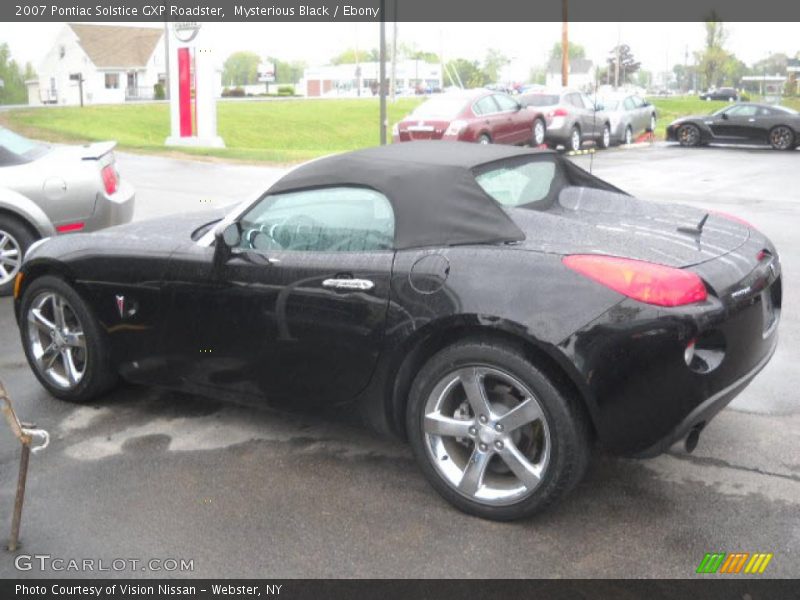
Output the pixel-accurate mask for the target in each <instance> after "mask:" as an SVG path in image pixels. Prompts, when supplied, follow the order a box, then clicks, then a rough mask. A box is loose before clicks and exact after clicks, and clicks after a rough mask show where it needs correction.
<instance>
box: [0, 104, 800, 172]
mask: <svg viewBox="0 0 800 600" xmlns="http://www.w3.org/2000/svg"><path fill="white" fill-rule="evenodd" d="M650 101H651V102H652V103H653V104H654V105H655V107H656V110H657V112H658V123H657V127H656V136H657V137H658V139H663V138H664V134H665V129H666V126H667V125H668V124H669V123H670V122H671V121H673V120H674V119H676V118H678V117H680V116H684V115H690V114H708V113H710V112H712V111H715V110H717V109H718V108H721V107H723V106H726V103H725V102H704V101H702V100H700V99H698V98H696V97H689V96H676V97H672V98H651V99H650ZM420 102H422V100H421V99H417V98H400V99H398V100H397V101H396V102H394V103H392V102H389V104H388V114H389V125H390V127H391V125H392V124H394V123H396V122H397V121H399V120H400V119H401V118H403V117H404V116H405V115H406V114H408V113H409V112H411V110H412V109H413V108H414V107H416V106H417V105H419V104H420ZM783 104H784V105H785V106H791V107H793V108H797V109H800V99H797V98H787V99H784V101H783ZM217 106H218V111H217V120H218V125H219V133H220V135H221V136H222V137H223V139H224V140H225V143H226V145H227V148H225V149H200V148H196V149H195V148H180V149H176V148H167V147H165V146H164V140H165V139H166V137H167V135H168V134H169V107H168V106H167V105H166V104H123V105H116V106H111V105H109V106H87V107H84V108H78V107H70V108H37V109H18V110H11V111H8V112H5V113H0V124H2V125H4V126H6V127H10V128H12V129H14V130H15V131H17V132H19V133H22V134H24V135H28V136H30V137H33V138H36V139H41V140H45V141H50V142H92V141H101V140H117V142H118V143H119V147H120V148H122V149H125V150H133V151H141V152H148V153H161V154H178V155H180V154H185V155H193V156H208V157H216V158H223V159H228V160H241V161H253V162H276V163H291V162H297V161H302V160H307V159H310V158H315V157H317V156H322V155H325V154H330V153H333V152H343V151H347V150H355V149H357V148H364V147H367V146H374V145H376V144H377V143H378V101H377V99H375V98H364V99H357V98H353V99H342V100H282V101H267V102H258V101H250V102H248V101H237V102H220V103H219V104H218V105H217Z"/></svg>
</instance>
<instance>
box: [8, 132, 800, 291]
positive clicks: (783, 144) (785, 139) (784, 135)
mask: <svg viewBox="0 0 800 600" xmlns="http://www.w3.org/2000/svg"><path fill="white" fill-rule="evenodd" d="M769 143H770V144H772V147H773V148H776V149H778V150H788V149H789V148H790V147H791V146H792V144H793V143H794V134H793V133H792V130H791V129H789V128H788V127H785V126H783V125H779V126H778V127H776V128H775V129H773V130H772V131H770V133H769ZM0 277H2V273H0Z"/></svg>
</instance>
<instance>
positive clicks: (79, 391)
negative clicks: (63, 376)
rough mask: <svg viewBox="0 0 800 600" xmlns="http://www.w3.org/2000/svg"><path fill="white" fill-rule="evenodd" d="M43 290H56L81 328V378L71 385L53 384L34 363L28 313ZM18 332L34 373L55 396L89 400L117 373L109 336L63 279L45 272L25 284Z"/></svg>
mask: <svg viewBox="0 0 800 600" xmlns="http://www.w3.org/2000/svg"><path fill="white" fill-rule="evenodd" d="M43 294H57V295H59V296H60V297H61V298H63V299H64V300H65V301H66V303H67V305H68V308H69V309H70V311H71V313H73V315H74V317H75V318H76V319H77V322H78V323H79V325H80V326H81V328H82V331H83V339H84V342H85V350H84V352H85V354H84V372H83V375H82V378H81V379H80V381H79V382H78V383H77V384H75V385H74V386H72V387H69V388H67V387H59V386H57V385H54V384H53V383H52V382H51V381H50V380H49V379H48V378H47V377H46V375H45V374H44V373H42V372H41V371H40V369H39V367H37V364H36V358H35V356H34V354H33V348H32V346H33V344H32V338H31V333H30V330H29V327H28V315H29V312H30V309H31V305H32V303H33V302H34V301H35V300H36V299H37V298H39V297H41V296H42V295H43ZM20 315H21V316H20V322H21V327H20V336H21V338H22V347H23V349H24V351H25V357H26V358H27V359H28V364H29V365H30V367H31V370H32V371H33V373H34V375H36V378H37V379H38V380H39V382H40V383H41V384H42V386H44V388H45V389H46V390H47V391H48V392H49V393H50V394H52V395H53V396H55V397H56V398H59V399H61V400H67V401H69V402H90V401H92V400H95V399H96V398H98V397H100V396H102V395H103V394H104V393H106V392H108V391H110V390H111V389H112V388H113V387H114V386H115V385H116V383H117V381H118V376H117V374H116V372H114V370H113V369H112V368H111V362H110V351H109V344H108V339H107V337H106V334H105V332H104V331H103V330H102V328H101V327H100V324H99V323H98V321H97V319H96V318H95V316H94V314H93V313H92V310H91V308H90V307H89V305H88V304H87V303H86V302H84V300H83V299H82V298H81V297H80V295H79V294H78V293H77V292H76V291H75V290H74V289H73V288H72V287H71V286H70V285H69V284H67V283H66V282H65V281H64V280H63V279H61V278H59V277H55V276H52V275H45V276H42V277H39V278H37V279H34V280H33V282H31V283H29V284H28V285H27V287H26V288H25V291H24V293H23V295H22V303H21V307H20Z"/></svg>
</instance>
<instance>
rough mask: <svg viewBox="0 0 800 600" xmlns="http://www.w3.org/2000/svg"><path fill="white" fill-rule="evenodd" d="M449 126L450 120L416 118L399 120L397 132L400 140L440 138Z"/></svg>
mask: <svg viewBox="0 0 800 600" xmlns="http://www.w3.org/2000/svg"><path fill="white" fill-rule="evenodd" d="M449 126H450V121H444V120H441V119H416V120H407V121H401V122H400V124H399V125H398V127H397V128H398V133H399V136H400V140H401V141H404V142H406V141H416V140H440V139H442V136H443V135H444V132H445V131H447V128H448V127H449Z"/></svg>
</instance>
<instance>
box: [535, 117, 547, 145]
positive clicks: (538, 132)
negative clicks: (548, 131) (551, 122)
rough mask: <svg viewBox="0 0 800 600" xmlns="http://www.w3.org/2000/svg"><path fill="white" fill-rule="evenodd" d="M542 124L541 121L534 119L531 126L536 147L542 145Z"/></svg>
mask: <svg viewBox="0 0 800 600" xmlns="http://www.w3.org/2000/svg"><path fill="white" fill-rule="evenodd" d="M544 133H545V132H544V123H542V122H541V120H539V119H536V121H535V122H534V124H533V143H534V144H535V145H536V146H541V145H542V144H544Z"/></svg>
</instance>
